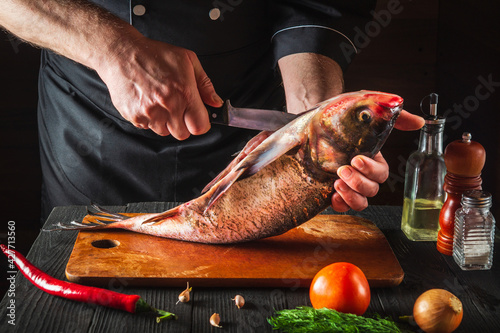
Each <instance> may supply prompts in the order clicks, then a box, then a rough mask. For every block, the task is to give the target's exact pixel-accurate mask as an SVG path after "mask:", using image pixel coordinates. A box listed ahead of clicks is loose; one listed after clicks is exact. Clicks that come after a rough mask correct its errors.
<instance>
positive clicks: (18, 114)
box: [0, 0, 500, 294]
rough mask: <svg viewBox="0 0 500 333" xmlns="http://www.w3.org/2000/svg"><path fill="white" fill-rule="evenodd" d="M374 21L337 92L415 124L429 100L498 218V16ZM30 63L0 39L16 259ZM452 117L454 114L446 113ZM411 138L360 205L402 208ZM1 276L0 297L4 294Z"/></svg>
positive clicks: (401, 4)
mask: <svg viewBox="0 0 500 333" xmlns="http://www.w3.org/2000/svg"><path fill="white" fill-rule="evenodd" d="M478 3H480V5H478ZM391 10H392V12H393V13H392V14H391ZM376 12H377V13H379V14H380V17H381V19H380V20H379V23H377V24H375V25H372V26H370V27H360V31H361V32H362V34H360V36H359V38H358V39H356V40H355V41H354V42H355V44H356V46H357V47H358V49H360V51H361V52H360V53H359V55H358V56H357V57H356V59H355V60H354V62H353V63H352V64H351V66H350V68H349V69H348V71H347V73H346V75H345V82H346V90H347V91H353V90H360V89H370V90H380V91H385V92H391V93H395V94H399V95H401V96H402V97H403V98H404V99H405V109H406V110H408V111H410V112H413V113H417V114H418V113H420V107H419V104H420V101H421V100H422V98H423V97H424V96H426V95H428V94H430V93H432V92H436V93H438V94H439V96H440V98H439V106H438V108H439V112H440V113H441V114H443V113H446V114H447V116H448V119H449V121H448V122H447V124H446V127H445V133H444V146H446V145H447V144H448V143H450V142H451V141H454V140H457V139H460V138H461V135H462V132H464V131H468V132H471V133H472V136H473V140H475V141H478V142H479V143H481V144H482V145H483V146H484V147H485V149H486V154H487V158H486V166H485V168H484V170H483V189H485V190H487V191H490V192H491V193H492V194H493V199H494V204H493V213H494V215H496V216H497V217H500V207H499V202H500V201H499V200H498V199H499V197H500V173H499V172H497V170H496V165H498V163H499V161H498V158H499V157H498V156H499V148H498V143H499V141H500V136H499V130H498V123H497V118H498V116H497V114H498V112H500V70H499V67H500V65H499V63H500V34H499V32H500V29H499V27H498V23H497V22H498V21H497V20H498V15H499V14H500V6H499V5H498V4H497V2H496V1H481V2H475V1H472V0H462V1H458V0H456V1H453V0H439V1H438V0H421V1H417V0H414V1H410V0H406V1H387V0H384V1H379V4H378V7H377V10H376ZM383 14H389V15H385V16H384V15H383ZM363 34H364V36H363ZM39 54H40V52H39V50H37V49H36V48H33V47H31V46H29V45H27V44H24V43H21V42H20V41H19V40H17V39H15V38H13V37H12V36H10V35H8V34H6V33H2V32H0V115H1V120H2V121H1V122H0V150H1V159H0V184H1V185H0V198H1V201H0V242H3V243H4V242H5V241H6V237H7V234H6V233H7V223H8V221H11V220H12V221H15V226H16V246H17V249H18V250H19V251H21V252H22V253H24V254H27V252H28V251H29V248H30V246H31V244H32V242H33V241H34V239H35V238H36V236H37V234H38V232H39V229H40V226H41V224H40V186H41V183H40V179H41V172H40V166H39V156H38V137H37V126H36V103H37V73H38V66H39ZM481 78H484V80H486V81H488V78H489V80H490V81H493V82H494V83H496V84H497V85H496V86H494V85H493V86H492V87H490V89H491V91H488V90H487V89H486V88H484V87H483V88H481V87H480V86H481ZM478 93H479V95H478ZM488 93H489V96H488V97H482V96H484V95H487V94H488ZM477 97H480V98H477ZM460 107H461V108H462V112H456V110H457V109H458V108H460ZM418 137H419V133H418V132H400V131H394V132H393V134H391V136H390V138H389V140H388V142H387V143H386V145H385V146H384V148H383V150H382V152H383V154H384V156H385V158H386V159H387V161H388V162H389V165H390V170H391V175H390V177H389V180H388V181H387V182H386V183H384V184H383V185H382V186H381V189H380V192H379V194H378V195H377V196H376V197H375V198H372V199H370V201H369V203H370V204H378V205H402V202H403V186H404V170H405V165H406V159H407V158H408V156H409V154H410V153H411V152H412V151H414V150H415V149H416V148H417V140H418ZM497 260H500V258H497ZM3 274H4V272H3V271H2V273H1V274H0V277H2V279H1V282H0V287H4V286H5V279H4V278H3ZM0 291H1V290H0ZM2 294H3V293H2Z"/></svg>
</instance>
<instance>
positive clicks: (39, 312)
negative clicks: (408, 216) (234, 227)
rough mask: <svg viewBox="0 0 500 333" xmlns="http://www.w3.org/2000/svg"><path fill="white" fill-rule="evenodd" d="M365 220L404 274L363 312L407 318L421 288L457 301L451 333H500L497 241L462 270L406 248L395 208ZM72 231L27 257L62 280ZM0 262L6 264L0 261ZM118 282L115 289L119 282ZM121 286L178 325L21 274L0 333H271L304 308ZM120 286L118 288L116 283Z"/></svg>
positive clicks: (259, 298)
mask: <svg viewBox="0 0 500 333" xmlns="http://www.w3.org/2000/svg"><path fill="white" fill-rule="evenodd" d="M173 205H175V204H170V203H147V204H136V205H129V206H127V207H115V208H112V210H113V211H115V212H120V211H124V210H125V211H128V212H159V211H164V210H166V209H168V208H170V207H172V206H173ZM85 214H86V210H85V207H81V206H75V207H60V208H57V209H55V210H54V211H53V212H52V214H51V216H50V218H49V220H48V221H47V222H46V224H45V226H46V227H49V226H53V225H54V224H55V223H57V222H60V221H70V220H81V219H82V218H83V217H84V216H85ZM350 214H355V215H357V216H361V217H365V218H367V219H370V220H372V221H373V222H374V223H375V224H376V225H377V227H378V228H379V229H380V230H382V231H383V233H384V234H385V236H386V238H387V240H388V241H389V243H390V244H391V246H392V248H393V250H394V252H395V254H396V256H397V258H398V260H399V262H400V263H401V266H402V268H403V270H404V272H405V277H404V279H403V282H402V283H401V284H400V285H399V286H397V287H388V288H373V289H372V290H371V294H372V296H371V302H370V306H369V308H368V310H367V314H371V313H375V312H376V313H379V314H380V315H382V316H390V317H392V318H393V319H397V318H398V317H399V316H400V315H405V314H406V315H407V314H411V309H412V308H413V303H414V302H415V300H416V298H417V297H418V296H419V295H420V294H421V293H422V292H423V291H425V290H427V289H430V288H444V289H447V290H449V291H450V292H452V293H454V294H455V295H457V296H458V297H459V298H460V299H461V300H462V302H463V303H464V312H465V314H464V318H463V321H462V324H461V325H460V326H459V328H458V329H457V330H456V331H455V332H456V333H468V332H485V333H488V332H500V318H499V316H498V313H499V312H500V285H499V283H498V281H499V278H500V259H499V258H500V243H499V238H500V237H498V236H500V235H499V234H497V238H496V245H497V246H496V247H495V255H494V264H493V268H492V269H491V270H489V271H476V272H465V271H462V270H460V268H458V267H457V266H456V265H455V263H454V262H453V259H452V258H450V257H446V256H444V255H441V254H440V253H439V252H437V251H436V250H435V242H412V241H409V240H408V239H406V237H405V236H404V234H403V233H402V232H401V230H400V223H401V207H391V206H370V207H368V208H367V209H365V210H364V211H362V212H352V211H351V212H350ZM76 237H77V232H72V231H69V232H66V231H65V232H41V234H40V236H39V237H38V238H37V240H36V242H35V244H34V245H33V248H32V250H31V251H30V253H29V254H28V255H27V257H28V259H29V260H30V261H32V262H33V263H34V264H35V265H36V266H38V267H40V268H41V269H42V270H43V271H45V272H47V273H48V274H50V275H52V276H54V277H57V278H59V279H65V277H64V269H65V266H66V264H67V262H68V259H69V256H70V253H71V249H72V248H73V245H74V243H75V240H76ZM1 260H3V262H6V260H5V258H4V259H1ZM118 282H120V283H121V284H120V283H118ZM126 283H127V281H126V280H122V281H113V283H110V284H109V285H108V286H106V288H107V289H111V290H115V291H119V292H122V293H126V294H139V295H141V296H142V297H143V298H144V299H145V300H146V301H148V302H149V303H151V304H152V305H153V306H156V307H158V308H163V309H165V310H170V311H172V312H174V313H176V314H177V315H178V316H179V319H178V320H177V321H171V322H164V323H161V324H156V323H155V321H154V319H152V318H150V317H147V316H141V315H131V314H129V313H127V312H122V311H119V310H113V309H108V308H104V307H100V306H93V305H89V304H82V303H77V302H73V301H69V300H66V299H62V298H59V297H54V296H51V295H48V294H46V293H44V292H42V291H40V290H38V289H37V288H36V287H34V286H33V285H32V284H31V283H30V282H28V281H27V280H26V279H25V278H24V277H23V276H22V275H21V274H18V275H17V277H16V285H15V293H16V296H15V302H16V303H15V304H16V307H15V316H16V325H15V326H12V325H10V324H8V323H7V320H8V317H7V313H8V310H7V305H8V304H9V301H10V299H11V298H9V297H8V296H7V295H5V296H4V298H3V299H2V301H1V302H0V318H1V319H0V332H9V333H10V332H22V333H24V332H71V333H80V332H92V333H97V332H106V333H127V332H131V333H133V332H134V333H135V332H170V333H177V332H178V333H187V332H193V333H204V332H207V333H213V332H216V331H218V329H215V328H213V327H212V326H210V324H209V322H208V320H209V317H210V316H211V315H212V313H214V312H218V313H220V315H221V320H222V324H223V326H224V328H223V329H222V330H221V332H237V333H248V332H255V333H271V332H274V331H273V330H272V328H271V326H270V325H269V324H268V323H267V321H266V319H267V318H268V317H269V316H271V315H272V314H273V313H274V311H275V310H281V309H290V308H295V307H296V306H299V305H310V302H309V298H308V291H309V290H308V288H297V287H288V288H248V287H246V286H242V287H220V288H203V287H200V288H194V289H193V292H192V294H191V296H192V297H191V302H189V303H186V304H184V303H183V304H178V305H175V302H176V301H177V296H178V295H179V293H180V292H181V291H182V290H183V288H181V287H169V288H158V287H150V288H148V287H141V288H136V287H130V286H126ZM123 284H125V285H123ZM236 294H241V295H243V296H244V297H245V299H246V300H247V305H246V306H245V307H244V308H243V309H241V310H238V309H237V308H236V307H235V306H234V303H232V302H231V301H230V298H232V297H234V295H236ZM403 327H404V328H406V329H408V330H409V332H421V330H419V329H418V327H416V326H415V324H406V325H403Z"/></svg>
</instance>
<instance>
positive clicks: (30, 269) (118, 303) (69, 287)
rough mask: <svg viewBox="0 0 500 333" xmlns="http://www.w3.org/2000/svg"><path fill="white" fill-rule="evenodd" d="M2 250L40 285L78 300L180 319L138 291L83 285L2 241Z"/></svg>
mask: <svg viewBox="0 0 500 333" xmlns="http://www.w3.org/2000/svg"><path fill="white" fill-rule="evenodd" d="M0 248H1V249H2V251H3V253H4V254H5V255H6V256H7V257H9V258H10V259H12V260H13V262H14V263H15V264H16V266H17V268H18V269H19V270H20V271H21V273H23V275H24V276H25V277H26V278H27V279H28V280H30V281H31V283H33V284H34V285H35V286H37V287H38V288H39V289H41V290H43V291H45V292H47V293H49V294H51V295H54V296H60V297H64V298H66V299H70V300H73V301H77V302H84V303H90V304H97V305H102V306H106V307H110V308H114V309H119V310H124V311H128V312H131V313H139V312H152V313H155V314H156V315H157V317H158V318H157V320H156V321H157V322H160V321H161V320H163V319H171V318H172V319H177V316H176V315H175V314H173V313H170V312H166V311H163V310H159V309H155V308H153V307H152V306H150V305H149V304H147V303H146V302H145V301H144V300H143V299H142V298H141V297H140V296H139V295H126V294H121V293H117V292H115V291H111V290H107V289H102V288H96V287H89V286H83V285H80V284H77V283H72V282H67V281H61V280H58V279H56V278H53V277H52V276H50V275H48V274H46V273H45V272H43V271H41V270H40V269H38V268H37V267H35V266H33V264H32V263H30V262H29V261H28V260H27V259H26V258H25V257H24V256H23V255H22V254H20V253H19V252H17V251H15V250H12V249H9V248H7V246H5V245H3V244H0Z"/></svg>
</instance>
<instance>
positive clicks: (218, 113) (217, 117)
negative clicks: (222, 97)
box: [205, 103, 229, 125]
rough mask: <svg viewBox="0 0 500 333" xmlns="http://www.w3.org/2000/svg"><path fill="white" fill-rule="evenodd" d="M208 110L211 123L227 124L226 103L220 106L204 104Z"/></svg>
mask: <svg viewBox="0 0 500 333" xmlns="http://www.w3.org/2000/svg"><path fill="white" fill-rule="evenodd" d="M205 107H206V108H207V111H208V118H209V120H210V122H211V123H212V124H221V125H227V123H228V121H229V119H228V116H227V103H224V105H223V106H221V107H220V108H214V107H213V106H209V105H205Z"/></svg>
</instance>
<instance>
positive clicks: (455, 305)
mask: <svg viewBox="0 0 500 333" xmlns="http://www.w3.org/2000/svg"><path fill="white" fill-rule="evenodd" d="M463 315H464V312H463V307H462V302H460V300H459V299H458V297H456V296H455V295H453V294H452V293H450V292H449V291H447V290H444V289H430V290H427V291H426V292H424V293H423V294H422V295H420V296H419V297H418V298H417V300H416V301H415V305H414V306H413V319H414V320H415V322H416V323H417V325H418V326H419V327H420V328H421V329H422V330H423V331H424V332H426V333H451V332H453V331H454V330H456V329H457V327H458V326H459V325H460V323H461V322H462V317H463Z"/></svg>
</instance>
